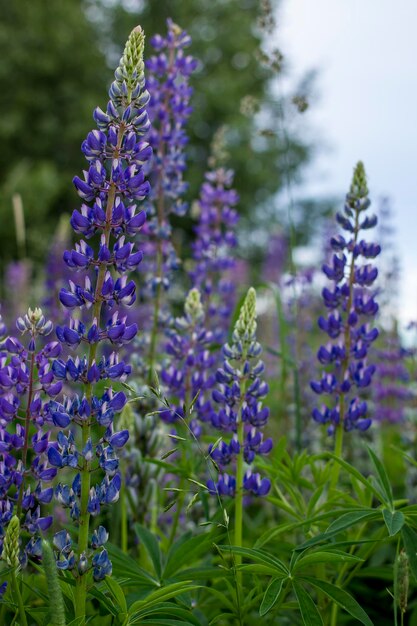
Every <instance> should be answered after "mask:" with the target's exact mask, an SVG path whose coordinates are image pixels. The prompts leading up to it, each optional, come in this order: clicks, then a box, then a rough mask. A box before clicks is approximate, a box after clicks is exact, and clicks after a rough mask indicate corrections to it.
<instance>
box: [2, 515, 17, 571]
mask: <svg viewBox="0 0 417 626" xmlns="http://www.w3.org/2000/svg"><path fill="white" fill-rule="evenodd" d="M19 536H20V522H19V518H18V517H17V515H13V517H12V519H11V520H10V522H9V525H8V526H7V530H6V536H5V538H4V543H3V552H2V555H1V557H2V559H4V560H5V561H6V563H7V565H9V567H15V568H18V567H19V565H20V563H19Z"/></svg>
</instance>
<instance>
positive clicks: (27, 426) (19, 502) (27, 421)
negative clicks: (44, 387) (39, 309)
mask: <svg viewBox="0 0 417 626" xmlns="http://www.w3.org/2000/svg"><path fill="white" fill-rule="evenodd" d="M34 370H35V353H34V352H32V355H31V357H30V372H29V390H28V401H27V406H26V414H25V440H24V443H23V452H22V464H23V480H22V484H21V485H20V489H19V498H18V500H17V513H16V514H17V517H18V518H19V519H20V516H21V513H22V500H23V494H24V492H25V482H26V481H25V476H26V462H27V454H28V448H29V430H30V418H31V414H30V406H31V404H32V398H33V386H34V385H33V378H34Z"/></svg>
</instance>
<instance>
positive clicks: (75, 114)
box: [0, 0, 109, 263]
mask: <svg viewBox="0 0 417 626" xmlns="http://www.w3.org/2000/svg"><path fill="white" fill-rule="evenodd" d="M0 13H1V21H0V56H1V59H2V62H1V64H0V84H1V85H2V89H1V90H0V142H1V145H2V150H1V152H0V219H1V223H2V228H1V230H0V246H1V259H2V262H3V263H4V262H6V261H7V260H8V259H10V258H12V257H16V237H15V232H14V224H13V217H12V196H13V194H14V193H15V192H19V193H20V194H21V196H22V202H23V207H24V212H25V221H26V228H27V243H28V250H30V255H31V256H33V255H34V256H35V258H37V259H38V260H39V259H40V258H43V257H44V255H45V253H46V242H47V241H48V239H47V236H48V235H49V234H51V233H52V231H53V229H54V227H55V226H56V224H57V222H58V214H59V213H60V212H62V211H63V210H66V211H69V210H71V209H72V207H73V205H74V202H76V197H75V194H74V193H73V191H72V187H71V179H72V177H73V176H74V174H75V173H77V172H78V171H79V170H80V166H81V160H80V144H81V141H82V139H83V138H84V136H85V134H86V133H87V132H88V130H90V127H91V123H92V120H91V114H92V110H93V108H94V107H95V106H96V104H97V102H102V103H103V102H104V100H105V97H103V95H104V94H103V84H106V81H107V80H108V78H109V72H108V69H107V67H106V62H105V58H104V55H103V54H102V53H101V52H100V50H99V48H98V46H97V44H96V36H95V32H94V29H93V27H92V26H91V23H90V22H89V21H88V20H87V18H86V16H85V13H84V10H83V3H82V2H81V0H71V2H50V1H49V0H37V2H33V0H19V1H18V2H10V1H9V0H0Z"/></svg>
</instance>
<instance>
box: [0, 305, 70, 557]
mask: <svg viewBox="0 0 417 626" xmlns="http://www.w3.org/2000/svg"><path fill="white" fill-rule="evenodd" d="M0 326H1V324H0ZM16 326H17V329H18V330H19V331H20V333H21V334H22V335H26V334H28V335H29V337H28V340H27V342H25V341H24V340H23V339H22V342H23V343H22V342H21V341H20V340H19V339H18V338H17V337H12V336H8V337H7V338H5V339H4V341H3V342H2V343H1V345H0V475H1V479H0V550H1V547H2V545H3V540H4V537H5V532H6V531H7V527H8V523H9V522H10V520H11V519H12V516H13V515H16V517H17V519H18V520H19V523H20V528H22V529H23V530H25V531H27V532H28V533H29V535H30V539H29V541H28V542H26V543H25V544H24V545H23V544H22V552H21V554H20V563H21V565H22V566H23V565H25V564H26V562H27V558H28V556H30V557H40V556H41V545H40V544H41V537H40V534H41V533H42V532H44V531H45V530H47V529H48V528H49V527H50V525H51V524H52V517H51V516H44V515H43V514H42V510H43V508H44V505H46V504H48V503H49V502H50V501H51V499H52V495H53V488H52V487H50V486H48V485H47V484H48V483H50V482H51V481H52V480H53V479H54V478H55V476H56V473H57V469H56V468H55V467H53V466H52V465H51V464H50V463H49V461H48V458H47V448H48V444H49V439H50V426H51V424H50V423H49V422H50V420H49V411H48V407H49V403H50V401H51V398H54V397H55V396H56V395H58V394H59V393H60V392H61V389H62V383H61V382H60V381H57V379H56V377H55V375H54V373H53V370H52V366H51V365H52V364H53V362H54V360H55V359H56V358H57V357H58V356H59V355H60V353H61V350H62V348H61V346H60V344H59V343H58V342H57V341H52V342H49V343H45V342H43V346H41V345H39V344H40V343H41V342H42V338H43V337H46V336H47V335H49V334H50V333H51V331H52V323H51V322H50V321H47V320H46V319H45V317H44V315H43V314H42V311H41V309H35V310H34V311H32V310H31V309H29V310H28V312H27V314H26V315H25V316H23V317H19V318H18V319H17V322H16ZM3 330H4V328H3ZM21 416H24V422H23V425H22V424H21V423H20V422H19V421H18V420H19V419H20V417H21ZM45 483H46V484H45Z"/></svg>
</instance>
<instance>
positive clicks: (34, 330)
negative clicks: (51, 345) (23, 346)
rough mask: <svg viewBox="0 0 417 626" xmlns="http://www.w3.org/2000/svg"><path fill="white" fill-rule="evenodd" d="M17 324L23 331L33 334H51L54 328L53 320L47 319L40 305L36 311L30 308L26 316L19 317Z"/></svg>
mask: <svg viewBox="0 0 417 626" xmlns="http://www.w3.org/2000/svg"><path fill="white" fill-rule="evenodd" d="M16 326H17V328H18V329H19V330H20V332H21V333H25V332H30V334H31V335H32V336H35V335H49V333H50V332H51V331H52V328H53V325H52V322H51V321H50V320H46V319H45V316H44V314H43V313H42V309H40V308H39V307H36V308H35V310H34V311H32V309H31V308H29V309H28V312H27V313H26V315H25V316H24V317H18V319H17V320H16Z"/></svg>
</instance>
